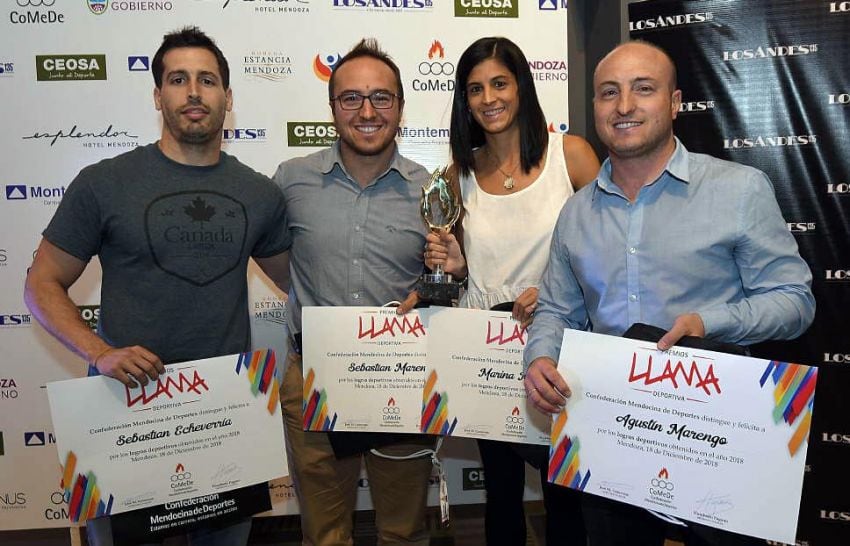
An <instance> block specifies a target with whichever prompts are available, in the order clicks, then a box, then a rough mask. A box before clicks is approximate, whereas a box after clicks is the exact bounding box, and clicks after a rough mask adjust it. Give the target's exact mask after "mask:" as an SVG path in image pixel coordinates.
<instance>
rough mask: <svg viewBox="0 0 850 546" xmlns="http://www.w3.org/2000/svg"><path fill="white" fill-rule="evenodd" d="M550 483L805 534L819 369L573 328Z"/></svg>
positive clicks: (564, 361)
mask: <svg viewBox="0 0 850 546" xmlns="http://www.w3.org/2000/svg"><path fill="white" fill-rule="evenodd" d="M558 371H559V372H560V373H561V374H562V375H563V376H564V377H565V379H566V380H567V383H568V384H569V385H570V389H571V390H572V396H571V397H570V399H569V400H568V402H567V405H566V409H565V411H564V412H562V413H560V414H559V415H558V416H556V417H555V420H554V423H553V428H552V444H551V451H550V463H549V481H550V482H553V483H557V484H560V485H565V486H568V487H572V488H575V489H579V490H582V491H585V492H588V493H593V494H596V495H601V496H604V497H608V498H610V499H614V500H618V501H622V502H626V503H629V504H633V505H636V506H641V507H644V508H648V509H651V510H655V511H658V512H662V513H666V514H670V515H673V516H676V517H680V518H683V519H685V520H690V521H695V522H698V523H702V524H705V525H709V526H713V527H717V528H721V529H726V530H729V531H733V532H736V533H741V534H744V535H749V536H755V537H760V538H766V539H769V540H775V541H781V542H786V543H787V542H790V543H793V542H794V537H795V533H796V528H797V517H798V512H799V507H800V496H801V491H802V484H803V473H804V470H805V460H806V449H807V446H808V444H807V439H808V435H809V429H810V426H811V419H812V411H813V406H814V394H815V384H816V382H817V368H815V367H810V366H804V365H800V364H791V363H786V362H779V361H770V360H761V359H756V358H749V357H743V356H735V355H728V354H723V353H716V352H712V351H705V350H701V349H693V348H684V347H673V348H672V349H670V350H669V351H664V352H662V351H659V350H658V349H657V348H656V347H655V344H654V343H650V342H645V341H636V340H631V339H624V338H619V337H611V336H604V335H599V334H592V333H589V332H581V331H576V330H566V331H565V332H564V339H563V345H562V349H561V356H560V360H559V362H558Z"/></svg>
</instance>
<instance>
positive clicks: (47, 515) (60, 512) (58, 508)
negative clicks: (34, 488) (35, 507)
mask: <svg viewBox="0 0 850 546" xmlns="http://www.w3.org/2000/svg"><path fill="white" fill-rule="evenodd" d="M50 503H51V504H52V505H53V506H49V507H47V508H45V509H44V519H46V520H48V521H61V520H66V519H68V503H67V501H66V500H65V492H64V491H54V492H53V493H51V494H50Z"/></svg>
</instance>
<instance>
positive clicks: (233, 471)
mask: <svg viewBox="0 0 850 546" xmlns="http://www.w3.org/2000/svg"><path fill="white" fill-rule="evenodd" d="M241 472H242V467H241V466H239V465H238V464H236V463H226V464H223V465H221V466H219V467H218V470H216V472H215V474H213V475H212V481H213V482H218V481H221V480H224V479H225V478H228V477H231V476H237V475H239V473H241Z"/></svg>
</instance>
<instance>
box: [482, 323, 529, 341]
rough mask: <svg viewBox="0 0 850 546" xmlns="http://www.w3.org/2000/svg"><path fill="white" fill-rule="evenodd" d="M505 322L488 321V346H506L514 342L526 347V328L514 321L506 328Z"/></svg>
mask: <svg viewBox="0 0 850 546" xmlns="http://www.w3.org/2000/svg"><path fill="white" fill-rule="evenodd" d="M505 322H507V321H504V320H495V321H494V320H488V321H487V338H486V343H487V345H493V344H496V345H505V344H506V343H512V342H514V341H519V343H520V345H525V333H526V332H525V328H524V327H522V326H520V325H519V323H516V322H513V321H512V322H511V323H509V324H508V327H507V328H505Z"/></svg>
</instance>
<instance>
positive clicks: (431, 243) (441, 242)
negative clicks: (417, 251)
mask: <svg viewBox="0 0 850 546" xmlns="http://www.w3.org/2000/svg"><path fill="white" fill-rule="evenodd" d="M425 241H426V243H425V265H427V266H428V268H429V269H432V270H433V269H434V268H435V267H436V266H437V265H442V266H443V271H445V272H446V273H449V274H451V275H454V276H455V277H459V278H461V279H462V278H465V277H466V260H465V259H464V257H463V253H462V252H461V251H460V245H459V244H458V242H457V239H456V238H455V236H454V235H453V234H452V233H448V232H445V231H443V232H440V233H433V232H432V233H429V234H428V235H427V236H426V237H425Z"/></svg>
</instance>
